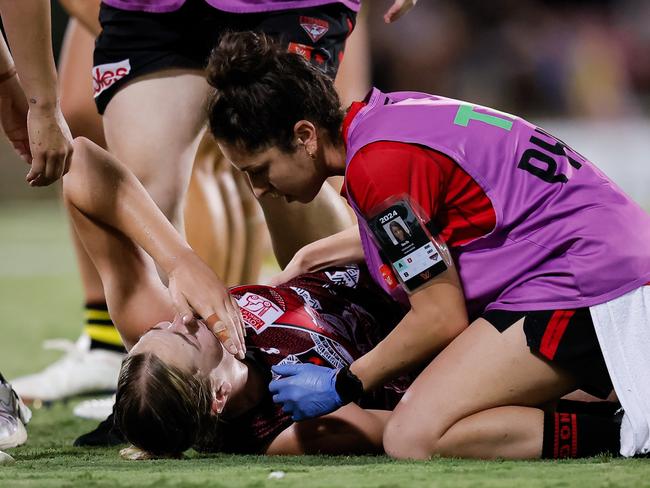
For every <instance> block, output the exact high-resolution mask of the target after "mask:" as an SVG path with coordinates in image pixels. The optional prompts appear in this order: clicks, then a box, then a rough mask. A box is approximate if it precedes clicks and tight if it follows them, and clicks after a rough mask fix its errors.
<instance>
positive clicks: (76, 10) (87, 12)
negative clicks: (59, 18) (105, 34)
mask: <svg viewBox="0 0 650 488" xmlns="http://www.w3.org/2000/svg"><path fill="white" fill-rule="evenodd" d="M59 3H60V4H61V5H62V6H63V8H64V9H65V11H66V12H68V15H70V17H74V18H75V19H77V20H78V21H79V22H80V23H81V25H83V26H84V27H85V28H86V29H87V30H88V31H89V32H90V33H91V34H92V35H93V36H95V37H97V36H98V35H99V33H100V32H101V31H102V27H101V25H100V24H99V5H100V4H101V1H100V0H59Z"/></svg>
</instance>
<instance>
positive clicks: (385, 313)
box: [223, 266, 410, 453]
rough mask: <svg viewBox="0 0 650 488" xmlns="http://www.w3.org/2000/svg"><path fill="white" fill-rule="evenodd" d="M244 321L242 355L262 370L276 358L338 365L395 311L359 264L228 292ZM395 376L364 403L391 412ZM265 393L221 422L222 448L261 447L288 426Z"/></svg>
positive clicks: (369, 343) (391, 321)
mask: <svg viewBox="0 0 650 488" xmlns="http://www.w3.org/2000/svg"><path fill="white" fill-rule="evenodd" d="M231 293H232V295H233V296H234V297H235V298H236V299H237V303H238V304H239V306H240V309H241V312H242V315H243V318H244V322H245V323H246V329H247V330H246V332H247V336H246V347H247V349H248V354H247V360H248V361H249V362H251V363H253V364H254V365H255V366H257V367H258V368H260V370H262V371H263V372H266V373H268V379H269V381H270V380H271V377H272V376H271V366H273V365H275V364H280V363H313V364H318V365H322V366H327V367H332V368H340V367H343V366H345V365H348V364H350V363H351V362H352V361H354V360H355V359H356V358H358V357H360V356H362V355H363V354H365V353H366V352H368V351H369V350H370V349H372V348H373V347H374V346H375V345H377V344H378V343H379V341H381V339H383V338H384V337H385V336H386V335H387V334H388V332H390V330H392V328H393V327H395V325H397V323H398V322H399V321H400V320H401V318H402V316H403V312H402V310H401V309H400V307H399V306H398V305H397V304H395V303H394V302H392V301H391V300H390V299H389V298H388V297H387V296H386V295H385V294H384V293H383V292H382V291H381V290H380V289H379V288H378V287H377V286H376V285H375V284H374V282H373V281H372V280H371V278H370V276H369V275H368V272H367V270H366V269H365V268H363V267H358V266H345V267H336V268H328V269H326V270H323V271H320V272H317V273H310V274H305V275H301V276H299V277H297V278H295V279H293V280H291V281H289V282H287V283H285V284H283V285H281V286H278V287H270V286H261V285H248V286H239V287H235V288H233V289H231ZM409 383H410V382H409V380H408V379H407V378H400V379H398V380H396V381H394V382H391V383H389V384H387V385H386V386H385V387H384V388H382V389H380V390H378V391H377V392H374V393H372V394H369V395H367V397H366V398H364V399H363V401H362V402H361V405H362V406H363V407H366V408H378V409H392V408H393V407H394V406H395V405H396V404H397V402H398V401H399V399H400V398H401V395H402V394H403V393H404V391H405V390H406V388H407V387H408V384H409ZM291 423H292V420H291V417H290V416H289V415H287V414H285V413H284V412H283V411H282V408H281V407H280V406H279V405H276V404H274V403H273V401H272V398H271V394H270V393H269V394H268V395H267V396H266V397H265V398H264V400H263V401H262V402H261V403H260V404H259V405H258V406H257V407H256V408H254V409H253V410H252V411H250V412H247V413H246V414H245V415H243V416H241V417H239V418H237V419H235V420H233V421H230V422H227V423H224V425H223V445H224V446H225V450H227V451H229V452H240V453H244V452H248V453H255V452H263V451H264V450H265V449H266V447H267V446H268V445H269V444H270V442H271V441H272V440H273V439H274V438H275V437H276V436H277V435H278V434H280V432H282V431H283V430H284V429H286V428H287V427H288V426H289V425H291Z"/></svg>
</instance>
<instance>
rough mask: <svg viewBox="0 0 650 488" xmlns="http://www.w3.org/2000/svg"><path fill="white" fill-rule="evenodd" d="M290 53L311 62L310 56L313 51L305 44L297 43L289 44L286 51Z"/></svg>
mask: <svg viewBox="0 0 650 488" xmlns="http://www.w3.org/2000/svg"><path fill="white" fill-rule="evenodd" d="M287 50H288V51H289V52H290V53H296V54H300V55H301V56H302V57H303V58H305V59H306V60H307V61H311V54H312V51H313V50H314V48H313V47H311V46H308V45H306V44H299V43H297V42H290V43H289V48H288V49H287Z"/></svg>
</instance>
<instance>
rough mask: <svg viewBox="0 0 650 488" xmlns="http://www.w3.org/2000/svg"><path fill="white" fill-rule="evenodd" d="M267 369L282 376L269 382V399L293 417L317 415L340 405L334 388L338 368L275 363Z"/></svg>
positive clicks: (301, 417) (341, 403)
mask: <svg viewBox="0 0 650 488" xmlns="http://www.w3.org/2000/svg"><path fill="white" fill-rule="evenodd" d="M271 369H272V370H273V372H274V373H276V374H279V375H280V376H282V378H280V379H278V380H274V381H271V383H270V384H269V390H270V391H271V393H272V394H273V401H274V402H275V403H281V404H282V410H284V411H285V412H286V413H290V414H291V417H292V418H293V420H296V421H297V420H304V419H309V418H312V417H320V416H321V415H325V414H327V413H330V412H333V411H334V410H336V409H337V408H339V407H340V406H342V405H343V401H341V397H339V394H338V393H337V392H336V388H335V383H336V374H337V373H338V370H336V369H332V368H325V367H323V366H316V365H315V364H277V365H275V366H273V367H272V368H271Z"/></svg>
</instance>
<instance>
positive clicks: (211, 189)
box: [185, 132, 230, 277]
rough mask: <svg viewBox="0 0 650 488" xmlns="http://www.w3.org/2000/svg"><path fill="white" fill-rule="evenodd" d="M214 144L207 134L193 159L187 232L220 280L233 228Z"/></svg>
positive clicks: (187, 203) (186, 220) (225, 264)
mask: <svg viewBox="0 0 650 488" xmlns="http://www.w3.org/2000/svg"><path fill="white" fill-rule="evenodd" d="M214 146H215V144H214V143H213V142H212V139H211V136H210V135H209V134H207V132H206V134H205V135H204V136H203V138H202V139H201V143H200V144H199V149H198V152H197V154H196V157H195V159H194V167H193V168H192V178H191V180H190V187H189V190H188V193H187V199H186V202H185V232H186V234H187V241H188V242H189V243H190V245H191V246H192V248H193V249H194V250H195V251H196V253H197V254H198V255H199V256H201V258H202V259H203V260H204V261H205V262H206V263H207V264H208V266H210V267H211V268H212V270H213V271H214V272H215V273H216V274H217V275H219V276H221V277H225V276H226V272H227V269H228V268H227V266H228V253H229V249H230V246H229V241H228V236H229V235H230V227H229V223H228V218H227V209H226V204H225V202H224V200H223V197H222V194H221V190H220V188H219V181H218V178H217V171H219V168H217V167H216V166H218V165H219V164H221V165H223V162H219V161H218V160H217V161H215V157H216V156H217V154H218V153H217V154H215V151H214Z"/></svg>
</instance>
